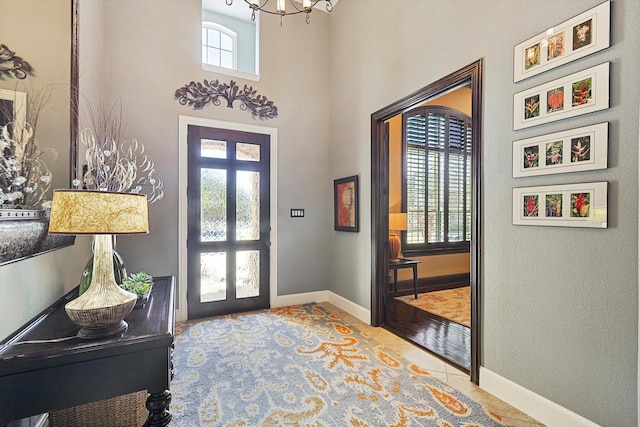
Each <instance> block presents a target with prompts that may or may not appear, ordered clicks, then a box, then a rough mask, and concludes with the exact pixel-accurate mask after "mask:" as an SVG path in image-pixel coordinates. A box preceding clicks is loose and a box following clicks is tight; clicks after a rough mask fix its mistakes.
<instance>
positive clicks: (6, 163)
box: [0, 89, 58, 209]
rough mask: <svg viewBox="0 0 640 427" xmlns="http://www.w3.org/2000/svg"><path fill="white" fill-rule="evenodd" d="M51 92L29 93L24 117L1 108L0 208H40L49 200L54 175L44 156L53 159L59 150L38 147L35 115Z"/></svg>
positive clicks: (11, 110)
mask: <svg viewBox="0 0 640 427" xmlns="http://www.w3.org/2000/svg"><path fill="white" fill-rule="evenodd" d="M50 96H51V91H50V90H48V89H45V90H42V91H40V92H38V93H36V94H34V95H32V96H31V100H30V102H29V104H28V105H29V106H28V107H27V108H26V114H25V120H24V121H22V120H19V119H18V118H17V117H16V116H17V114H16V111H14V110H13V108H11V109H7V110H2V111H1V113H2V115H3V116H4V117H7V118H9V122H8V123H7V124H6V125H5V126H3V127H0V208H5V209H15V208H22V209H40V208H46V207H48V206H47V204H48V203H50V202H48V201H46V198H45V197H46V194H47V191H48V190H49V187H50V186H51V181H52V178H53V176H52V174H51V171H50V170H49V167H48V166H47V163H46V161H45V159H44V158H45V156H48V157H51V160H52V161H53V162H55V161H56V160H57V157H58V154H57V152H56V151H55V150H54V149H52V148H46V149H40V145H39V143H38V140H37V139H36V128H37V124H38V116H39V115H40V112H41V110H42V109H43V107H44V106H45V105H46V103H47V101H48V100H49V98H50Z"/></svg>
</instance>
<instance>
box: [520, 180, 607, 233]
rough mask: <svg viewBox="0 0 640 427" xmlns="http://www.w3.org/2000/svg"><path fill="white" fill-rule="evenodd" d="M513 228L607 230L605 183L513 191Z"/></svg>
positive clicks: (523, 188) (524, 188)
mask: <svg viewBox="0 0 640 427" xmlns="http://www.w3.org/2000/svg"><path fill="white" fill-rule="evenodd" d="M513 224H515V225H546V226H553V227H589V228H607V182H588V183H583V184H568V185H547V186H542V187H522V188H514V189H513Z"/></svg>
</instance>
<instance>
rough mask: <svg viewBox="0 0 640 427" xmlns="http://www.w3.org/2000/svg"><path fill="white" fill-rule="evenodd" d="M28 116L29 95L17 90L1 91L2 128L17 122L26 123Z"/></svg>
mask: <svg viewBox="0 0 640 427" xmlns="http://www.w3.org/2000/svg"><path fill="white" fill-rule="evenodd" d="M26 116H27V94H26V93H25V92H20V91H16V90H7V89H0V128H1V127H3V126H6V125H7V123H9V122H11V121H15V122H17V123H24V122H25V120H26Z"/></svg>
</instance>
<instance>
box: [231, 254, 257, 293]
mask: <svg viewBox="0 0 640 427" xmlns="http://www.w3.org/2000/svg"><path fill="white" fill-rule="evenodd" d="M259 294H260V252H259V251H239V252H236V298H250V297H255V296H258V295H259Z"/></svg>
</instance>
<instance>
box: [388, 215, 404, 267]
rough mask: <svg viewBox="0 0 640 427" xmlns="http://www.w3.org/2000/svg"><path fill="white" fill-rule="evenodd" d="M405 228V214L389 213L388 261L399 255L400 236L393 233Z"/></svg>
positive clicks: (396, 259) (395, 258) (394, 259)
mask: <svg viewBox="0 0 640 427" xmlns="http://www.w3.org/2000/svg"><path fill="white" fill-rule="evenodd" d="M406 229H407V214H406V213H392V214H389V261H394V262H395V261H398V259H399V258H398V256H399V255H400V238H399V237H398V235H397V234H396V233H395V232H396V231H399V230H406Z"/></svg>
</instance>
